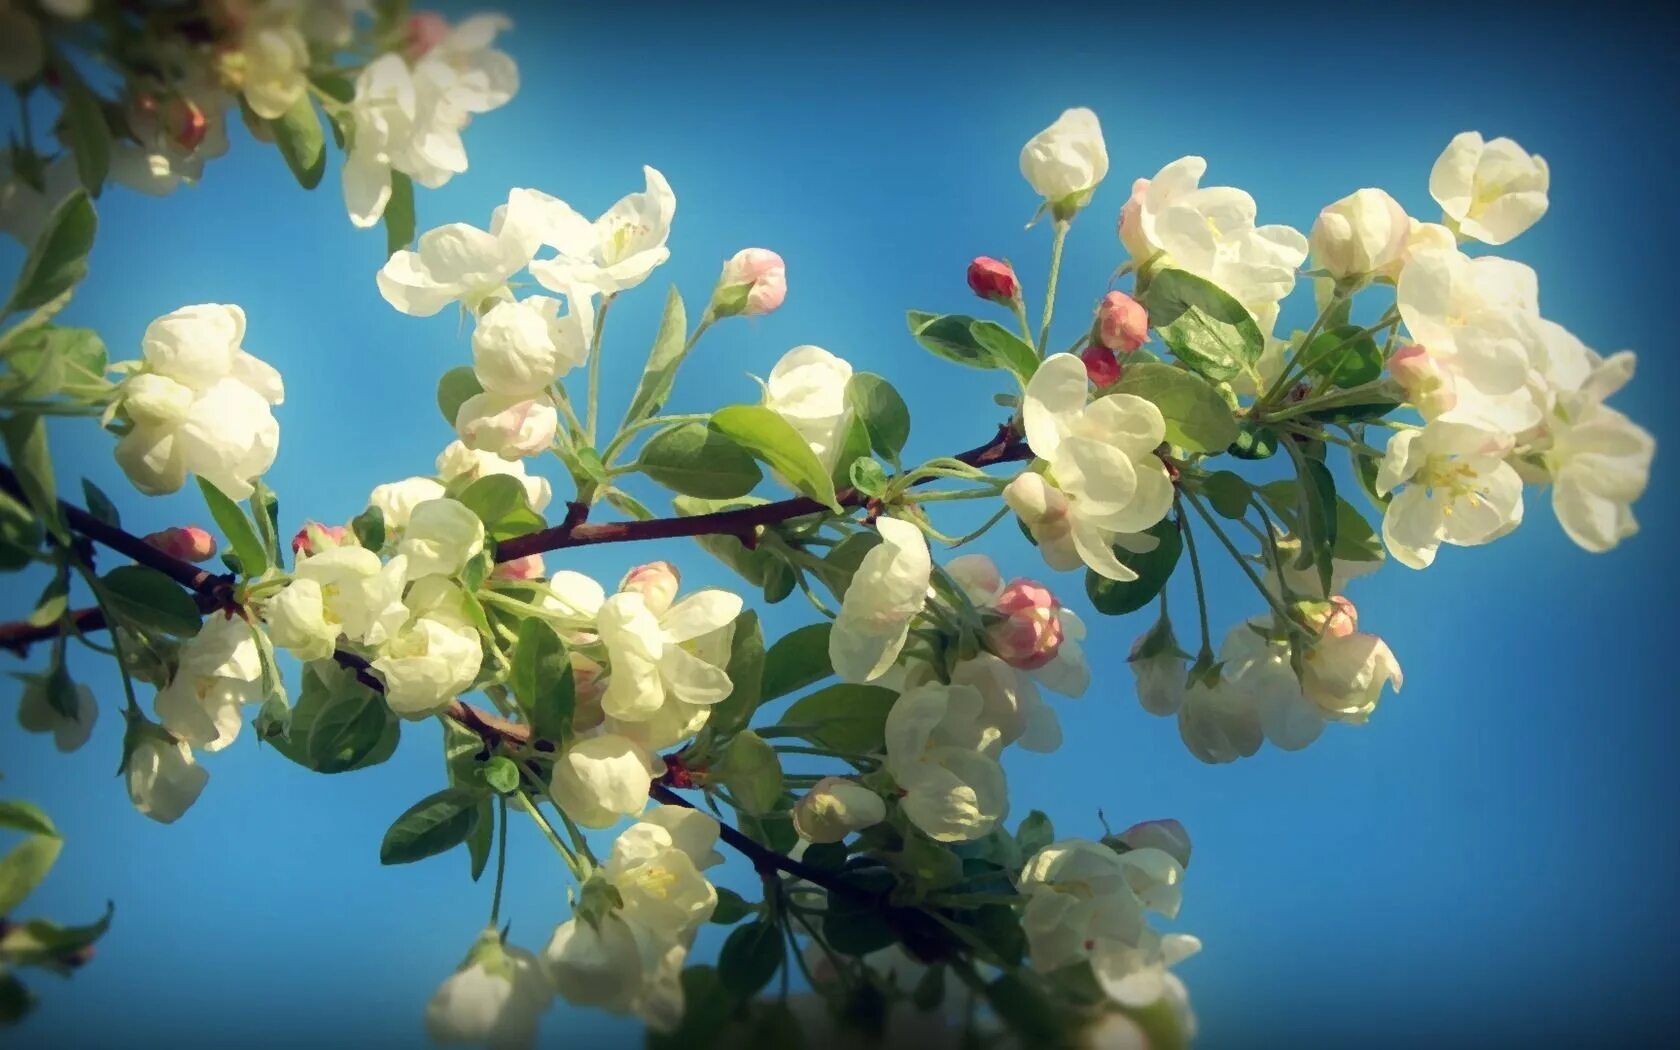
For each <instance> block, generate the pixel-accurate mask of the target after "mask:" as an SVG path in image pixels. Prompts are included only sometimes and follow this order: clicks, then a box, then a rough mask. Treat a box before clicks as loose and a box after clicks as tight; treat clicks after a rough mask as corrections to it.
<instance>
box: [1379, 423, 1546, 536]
mask: <svg viewBox="0 0 1680 1050" xmlns="http://www.w3.org/2000/svg"><path fill="white" fill-rule="evenodd" d="M1510 447H1511V439H1510V438H1509V437H1508V436H1504V435H1500V434H1497V433H1492V432H1490V431H1487V430H1484V429H1481V428H1479V427H1475V426H1470V425H1468V424H1465V423H1453V422H1448V421H1447V420H1444V419H1441V420H1436V421H1435V422H1433V423H1430V424H1429V425H1428V426H1426V427H1424V428H1423V429H1422V430H1402V431H1400V432H1399V433H1397V434H1395V435H1394V436H1393V437H1392V438H1390V439H1389V442H1388V449H1387V453H1386V455H1384V457H1383V460H1382V463H1381V464H1380V465H1379V466H1378V468H1377V478H1376V485H1377V491H1378V492H1380V493H1385V494H1386V493H1390V492H1395V490H1396V489H1398V490H1399V491H1398V492H1395V496H1394V498H1393V500H1392V501H1390V502H1389V504H1388V509H1387V511H1386V512H1385V513H1384V514H1383V540H1384V542H1385V543H1386V544H1387V546H1388V549H1389V551H1390V553H1392V554H1393V555H1394V556H1395V558H1397V559H1398V560H1399V561H1400V563H1401V564H1402V565H1406V566H1409V567H1410V568H1413V569H1422V568H1425V567H1427V566H1429V565H1430V564H1431V563H1432V562H1434V560H1435V551H1436V549H1437V548H1439V547H1440V545H1441V544H1442V543H1451V544H1454V545H1456V546H1460V547H1474V546H1476V545H1478V544H1482V543H1487V542H1489V541H1490V540H1494V539H1497V538H1498V537H1500V536H1502V535H1504V534H1505V533H1506V532H1509V531H1510V530H1511V529H1513V528H1515V527H1516V526H1517V525H1518V524H1520V523H1521V522H1522V516H1523V503H1522V479H1521V478H1520V477H1518V476H1517V472H1516V471H1515V470H1512V469H1511V467H1510V465H1509V464H1507V463H1506V462H1505V459H1504V456H1505V454H1506V453H1507V452H1508V451H1510Z"/></svg>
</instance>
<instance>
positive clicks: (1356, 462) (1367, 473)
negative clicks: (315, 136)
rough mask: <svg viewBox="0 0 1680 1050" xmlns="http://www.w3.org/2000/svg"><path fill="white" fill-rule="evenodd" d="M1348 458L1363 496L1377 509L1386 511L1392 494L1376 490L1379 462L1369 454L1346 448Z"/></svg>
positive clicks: (1392, 496)
mask: <svg viewBox="0 0 1680 1050" xmlns="http://www.w3.org/2000/svg"><path fill="white" fill-rule="evenodd" d="M1348 459H1349V460H1351V461H1352V463H1353V476H1354V477H1355V478H1356V479H1357V480H1358V481H1359V488H1360V490H1361V491H1363V492H1364V493H1365V498H1366V499H1368V500H1370V501H1371V505H1372V506H1374V507H1376V508H1377V509H1378V510H1380V511H1387V510H1388V504H1389V501H1390V500H1392V499H1393V498H1394V494H1393V493H1388V494H1386V495H1385V494H1383V493H1380V492H1378V491H1377V470H1378V468H1379V467H1380V466H1381V462H1380V461H1379V460H1376V459H1373V458H1372V457H1370V456H1362V455H1360V454H1359V453H1358V452H1355V451H1354V450H1352V449H1349V450H1348Z"/></svg>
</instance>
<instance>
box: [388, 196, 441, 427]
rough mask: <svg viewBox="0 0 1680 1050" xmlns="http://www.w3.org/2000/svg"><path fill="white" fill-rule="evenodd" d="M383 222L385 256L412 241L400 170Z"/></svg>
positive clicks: (410, 205)
mask: <svg viewBox="0 0 1680 1050" xmlns="http://www.w3.org/2000/svg"><path fill="white" fill-rule="evenodd" d="M384 222H385V256H386V257H387V258H389V257H391V256H392V255H395V254H396V253H397V252H400V251H402V250H403V249H404V248H407V247H408V246H409V245H410V244H413V243H414V180H413V179H410V178H409V177H408V176H407V175H404V174H403V173H402V172H400V171H395V170H393V171H392V172H391V199H390V200H388V201H386V202H385V215H384ZM449 422H450V425H454V423H455V421H454V420H453V419H452V420H450V421H449Z"/></svg>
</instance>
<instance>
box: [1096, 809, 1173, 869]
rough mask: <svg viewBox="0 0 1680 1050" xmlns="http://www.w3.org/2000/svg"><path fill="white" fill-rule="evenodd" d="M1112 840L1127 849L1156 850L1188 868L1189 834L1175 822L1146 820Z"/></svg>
mask: <svg viewBox="0 0 1680 1050" xmlns="http://www.w3.org/2000/svg"><path fill="white" fill-rule="evenodd" d="M1114 838H1115V839H1116V840H1117V841H1118V842H1119V843H1120V844H1121V845H1123V846H1125V847H1126V848H1127V849H1158V850H1160V851H1161V852H1162V853H1165V854H1167V855H1168V856H1169V857H1171V858H1172V859H1173V860H1176V861H1178V866H1179V867H1181V868H1188V867H1189V866H1190V833H1189V832H1188V831H1185V830H1184V825H1183V824H1180V823H1179V822H1178V821H1176V820H1146V821H1143V822H1142V823H1139V824H1133V825H1132V826H1131V827H1129V828H1127V829H1126V830H1125V831H1122V832H1121V833H1120V834H1118V835H1116V836H1114Z"/></svg>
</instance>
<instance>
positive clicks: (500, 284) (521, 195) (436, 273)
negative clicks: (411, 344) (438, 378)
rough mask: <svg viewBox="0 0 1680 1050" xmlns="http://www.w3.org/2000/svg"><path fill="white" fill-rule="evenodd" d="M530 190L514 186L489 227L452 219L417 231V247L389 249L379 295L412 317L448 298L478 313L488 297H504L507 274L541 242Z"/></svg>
mask: <svg viewBox="0 0 1680 1050" xmlns="http://www.w3.org/2000/svg"><path fill="white" fill-rule="evenodd" d="M530 192H531V191H529V190H514V191H513V193H512V194H510V195H509V197H508V203H507V204H506V205H503V206H502V207H499V208H497V209H496V211H495V213H494V215H492V217H491V221H490V229H489V230H488V231H485V230H481V229H479V228H478V227H476V226H471V225H468V224H467V223H464V222H455V223H450V224H449V225H447V226H439V227H438V228H437V229H435V230H427V231H426V232H425V233H423V234H421V235H420V242H419V245H418V246H417V247H416V248H415V250H413V251H409V250H406V249H404V250H402V251H398V252H393V253H392V255H391V257H390V258H389V259H387V260H385V265H384V266H383V267H382V268H381V269H380V271H379V277H378V284H379V294H380V295H382V296H384V297H385V301H386V302H388V303H390V304H391V305H392V306H394V307H396V308H397V309H398V310H400V311H402V312H403V313H405V314H410V315H412V316H414V317H430V316H432V315H433V314H435V313H437V312H438V311H439V310H441V309H443V308H444V307H445V306H448V305H449V304H450V303H452V302H459V303H461V305H462V306H464V307H466V308H467V309H468V310H469V311H473V312H477V311H478V310H479V309H480V307H481V306H483V304H484V303H485V302H486V301H487V300H491V299H498V298H505V297H506V296H507V295H508V290H507V282H508V279H509V278H510V277H512V276H513V275H514V274H516V273H518V272H519V271H520V270H523V269H524V268H525V266H526V264H527V263H529V262H530V261H531V257H532V256H533V255H535V254H536V251H537V248H538V247H539V246H540V241H539V237H540V235H541V230H540V228H539V226H538V221H537V220H538V215H537V213H536V210H535V209H534V208H533V207H532V205H531V202H530V200H529V196H528V195H529V194H530Z"/></svg>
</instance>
